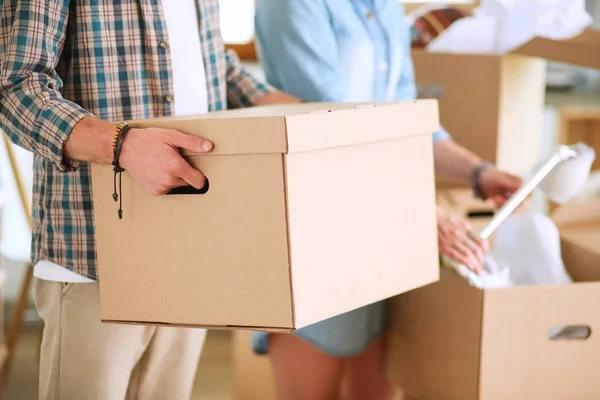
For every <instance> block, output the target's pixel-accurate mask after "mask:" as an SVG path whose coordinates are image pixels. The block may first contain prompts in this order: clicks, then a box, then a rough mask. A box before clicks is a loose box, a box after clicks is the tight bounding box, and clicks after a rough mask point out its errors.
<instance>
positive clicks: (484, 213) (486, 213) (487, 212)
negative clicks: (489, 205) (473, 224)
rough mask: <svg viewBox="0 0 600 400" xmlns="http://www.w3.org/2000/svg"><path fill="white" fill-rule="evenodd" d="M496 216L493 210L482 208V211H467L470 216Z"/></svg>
mask: <svg viewBox="0 0 600 400" xmlns="http://www.w3.org/2000/svg"><path fill="white" fill-rule="evenodd" d="M493 216H494V211H492V210H481V211H469V212H468V213H467V217H468V218H491V217H493Z"/></svg>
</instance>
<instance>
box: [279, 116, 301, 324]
mask: <svg viewBox="0 0 600 400" xmlns="http://www.w3.org/2000/svg"><path fill="white" fill-rule="evenodd" d="M286 130H287V124H286ZM281 163H282V164H281V165H282V167H283V168H282V169H283V171H282V173H283V189H284V193H283V198H284V201H285V221H286V224H285V227H286V235H287V238H286V239H287V247H288V251H287V255H288V275H289V278H290V304H291V306H292V310H291V311H292V327H293V330H296V329H297V328H298V325H297V322H296V300H295V298H294V278H293V274H292V268H293V265H292V241H291V240H290V209H289V202H288V176H287V172H286V171H287V167H286V160H285V155H282V156H281Z"/></svg>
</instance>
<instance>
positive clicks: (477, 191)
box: [470, 161, 495, 200]
mask: <svg viewBox="0 0 600 400" xmlns="http://www.w3.org/2000/svg"><path fill="white" fill-rule="evenodd" d="M491 168H495V166H494V164H492V163H490V162H488V161H480V162H479V163H477V164H476V165H475V166H474V167H473V169H472V170H471V175H470V182H471V189H472V190H473V195H474V196H475V197H476V198H478V199H481V200H487V196H486V195H485V193H483V191H482V189H481V176H482V175H483V173H484V172H485V171H487V170H489V169H491Z"/></svg>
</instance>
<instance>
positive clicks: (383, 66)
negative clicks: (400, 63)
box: [379, 62, 388, 72]
mask: <svg viewBox="0 0 600 400" xmlns="http://www.w3.org/2000/svg"><path fill="white" fill-rule="evenodd" d="M387 70H388V63H386V62H382V63H380V64H379V72H387Z"/></svg>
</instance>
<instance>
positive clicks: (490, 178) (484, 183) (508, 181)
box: [479, 168, 523, 206]
mask: <svg viewBox="0 0 600 400" xmlns="http://www.w3.org/2000/svg"><path fill="white" fill-rule="evenodd" d="M522 182H523V181H522V180H521V178H519V177H518V176H515V175H511V174H508V173H506V172H503V171H500V170H498V169H496V168H488V169H485V170H484V171H483V172H482V173H481V175H480V176H479V187H480V190H481V192H482V194H483V195H484V196H485V197H487V198H489V199H490V200H492V201H493V202H494V203H495V204H496V205H497V206H502V205H503V204H504V203H505V202H506V200H508V199H509V198H510V196H512V195H513V193H514V192H516V191H517V189H519V187H520V186H521V184H522Z"/></svg>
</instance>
